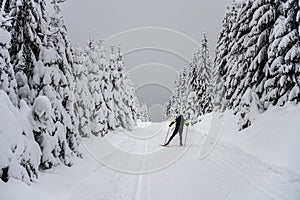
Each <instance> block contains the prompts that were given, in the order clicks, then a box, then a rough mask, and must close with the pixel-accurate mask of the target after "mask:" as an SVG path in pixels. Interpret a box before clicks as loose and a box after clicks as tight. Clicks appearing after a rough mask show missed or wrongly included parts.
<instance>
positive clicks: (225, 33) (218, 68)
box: [212, 0, 240, 111]
mask: <svg viewBox="0 0 300 200" xmlns="http://www.w3.org/2000/svg"><path fill="white" fill-rule="evenodd" d="M239 8H240V3H237V2H235V0H233V1H232V4H231V5H230V6H229V7H227V10H226V13H225V16H224V18H223V21H222V27H221V31H220V33H219V36H218V39H217V44H216V50H215V55H216V56H215V59H214V64H213V72H212V83H213V107H214V110H220V111H224V110H225V109H226V102H225V101H224V99H223V97H224V94H225V92H226V90H225V87H224V83H225V80H224V78H226V77H224V74H225V73H226V72H225V69H224V67H225V66H226V64H227V62H228V59H229V58H228V57H229V55H230V54H229V52H230V49H231V47H232V45H233V43H232V42H231V41H232V40H233V39H234V38H233V35H232V27H233V24H234V23H235V22H236V18H237V14H238V9H239Z"/></svg>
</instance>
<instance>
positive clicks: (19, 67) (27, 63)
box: [8, 0, 49, 104]
mask: <svg viewBox="0 0 300 200" xmlns="http://www.w3.org/2000/svg"><path fill="white" fill-rule="evenodd" d="M8 10H9V17H10V19H11V22H12V26H11V28H10V29H9V31H10V32H11V35H12V39H11V48H10V49H9V52H10V55H11V61H12V65H13V68H14V70H15V74H16V80H17V87H18V90H17V95H18V96H19V98H20V99H24V100H26V102H27V103H28V104H32V103H33V100H34V98H35V97H36V96H37V91H36V90H35V89H34V88H33V86H32V84H31V83H32V81H31V80H32V77H33V70H34V67H35V65H36V63H37V61H38V59H39V54H40V47H41V46H42V41H44V37H45V35H46V34H47V29H48V23H49V17H48V14H47V12H46V5H45V2H44V1H43V0H32V1H31V0H11V1H10V6H9V8H8Z"/></svg>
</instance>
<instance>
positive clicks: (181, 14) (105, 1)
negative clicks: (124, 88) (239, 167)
mask: <svg viewBox="0 0 300 200" xmlns="http://www.w3.org/2000/svg"><path fill="white" fill-rule="evenodd" d="M47 1H50V0H47ZM230 2H231V0H151V1H150V0H67V1H66V2H65V3H64V4H63V7H62V10H63V15H64V20H65V24H66V26H67V28H68V32H69V36H70V38H71V40H72V43H73V44H74V46H75V45H76V44H77V43H79V44H80V45H82V46H85V45H86V41H87V39H88V37H89V34H88V32H89V31H90V32H91V35H92V37H93V38H95V39H106V38H109V37H111V36H112V35H115V34H118V33H120V32H122V31H126V30H130V29H135V28H142V27H162V28H167V29H172V30H175V31H179V32H181V33H183V34H186V35H188V36H190V37H191V38H193V39H194V40H196V41H198V42H200V41H201V37H202V33H203V32H204V31H205V32H206V34H207V37H208V41H209V47H210V51H211V54H212V55H213V54H214V48H215V43H216V38H217V36H218V32H219V30H220V27H221V22H222V18H223V16H224V14H225V10H226V6H228V5H229V4H230ZM148 40H149V41H150V42H151V40H153V41H154V40H156V41H161V40H162V39H161V38H157V37H156V38H148ZM174 40H175V39H174V38H173V41H174ZM118 42H121V44H122V46H125V47H126V45H127V44H126V41H118ZM127 42H128V41H127ZM132 42H133V41H130V43H132ZM180 45H181V47H182V48H184V47H185V52H187V54H188V55H190V57H187V58H186V59H188V60H189V59H190V58H191V57H192V55H193V53H194V51H195V48H189V46H188V44H180ZM186 49H190V52H189V51H187V50H186ZM126 50H128V49H126ZM124 59H125V64H126V70H127V71H130V70H131V71H132V69H135V68H134V67H136V66H138V65H143V64H146V66H148V67H149V68H155V66H168V67H171V68H173V69H174V70H175V71H177V70H180V69H182V68H183V67H184V66H186V65H187V64H188V63H187V62H186V61H185V60H182V59H180V58H178V56H177V57H176V56H174V55H173V56H172V55H170V54H168V53H166V52H158V51H153V50H148V51H143V52H135V53H132V54H130V55H128V56H126V57H125V58H124ZM147 63H148V64H147ZM149 63H159V64H149ZM161 64H162V65H161ZM144 67H145V66H144ZM168 67H167V68H168ZM155 69H157V68H155ZM145 71H147V70H139V72H138V73H137V72H134V73H130V75H131V78H132V80H133V82H134V83H135V84H137V83H139V84H140V82H141V81H142V80H144V79H145V78H146V77H147V78H148V80H149V77H150V79H151V77H153V82H155V83H158V84H154V85H153V84H150V83H149V84H148V85H147V82H145V83H144V84H145V85H146V86H144V87H140V85H139V86H138V88H136V89H137V91H136V92H137V95H138V97H139V100H140V101H142V102H146V103H147V104H148V106H149V107H151V106H153V105H155V106H154V107H153V109H152V110H151V115H152V119H153V120H155V121H158V120H159V119H160V113H161V110H160V106H158V105H157V104H160V105H162V104H163V103H164V102H165V101H167V100H168V98H169V96H170V95H171V90H172V88H170V87H169V85H172V83H173V81H174V73H173V72H172V73H170V74H169V77H167V76H168V75H166V73H159V72H157V71H154V72H153V73H152V74H151V72H149V70H148V71H147V73H146V72H145ZM150 71H151V70H150ZM164 71H165V70H164ZM170 71H172V70H170ZM159 75H160V76H159ZM157 77H160V79H161V81H159V80H157ZM158 79H159V78H158ZM148 82H149V81H148ZM159 85H162V86H159Z"/></svg>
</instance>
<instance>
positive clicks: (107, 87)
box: [99, 41, 116, 130]
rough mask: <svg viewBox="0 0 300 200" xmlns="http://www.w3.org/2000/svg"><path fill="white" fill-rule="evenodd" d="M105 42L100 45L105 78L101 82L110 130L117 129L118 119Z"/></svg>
mask: <svg viewBox="0 0 300 200" xmlns="http://www.w3.org/2000/svg"><path fill="white" fill-rule="evenodd" d="M102 43H103V41H100V44H99V53H100V63H102V65H103V67H102V69H103V72H102V73H103V77H102V80H101V82H102V83H101V85H102V88H101V89H102V92H103V99H104V103H105V106H106V109H107V128H108V130H115V129H116V118H115V105H114V99H113V95H112V89H113V84H112V82H111V79H110V78H111V77H110V74H111V70H110V67H109V63H108V59H107V57H106V56H105V54H104V49H103V45H102Z"/></svg>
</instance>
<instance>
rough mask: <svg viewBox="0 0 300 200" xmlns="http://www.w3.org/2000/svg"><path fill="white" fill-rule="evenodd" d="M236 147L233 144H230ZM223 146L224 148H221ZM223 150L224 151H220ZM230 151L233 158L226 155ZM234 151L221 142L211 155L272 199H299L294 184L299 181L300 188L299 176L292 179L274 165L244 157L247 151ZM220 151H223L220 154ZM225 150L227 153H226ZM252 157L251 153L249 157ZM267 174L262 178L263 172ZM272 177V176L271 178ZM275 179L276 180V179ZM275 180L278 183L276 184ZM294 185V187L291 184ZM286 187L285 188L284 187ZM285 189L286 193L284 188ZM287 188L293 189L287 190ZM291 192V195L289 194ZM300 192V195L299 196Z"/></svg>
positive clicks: (218, 162)
mask: <svg viewBox="0 0 300 200" xmlns="http://www.w3.org/2000/svg"><path fill="white" fill-rule="evenodd" d="M230 146H232V147H234V146H233V145H230ZM221 147H223V149H220V148H221ZM220 150H222V151H220ZM226 151H227V152H228V151H230V153H231V154H229V155H231V160H230V159H229V156H226V153H227V152H226ZM240 151H241V152H237V151H234V149H230V148H228V146H227V145H224V144H223V143H222V144H219V145H218V147H216V148H215V150H214V151H213V152H212V153H211V155H210V156H209V157H210V158H211V160H213V161H214V162H216V163H217V164H221V165H223V166H224V167H226V168H227V169H228V170H229V171H230V173H233V172H234V173H235V174H236V175H238V176H239V177H242V178H243V179H244V180H246V181H247V182H248V183H250V184H251V185H252V186H254V188H256V189H259V190H261V191H262V192H263V193H264V194H267V195H268V196H269V197H271V198H272V199H284V200H297V199H298V198H297V194H294V191H295V190H293V189H296V188H297V186H296V185H295V184H294V182H295V183H298V188H300V184H299V183H300V181H299V179H298V178H294V179H291V178H290V177H288V176H283V172H280V171H278V170H277V169H274V167H272V166H270V165H268V164H266V163H263V162H261V161H259V160H255V158H254V159H252V160H251V161H252V162H251V161H249V160H246V158H248V157H246V158H245V157H243V156H242V154H245V155H246V154H247V153H246V152H243V151H242V150H240ZM220 152H223V155H222V153H221V154H220ZM224 152H225V154H224ZM234 154H236V155H237V156H238V157H237V158H236V157H234V158H232V155H234ZM249 158H250V159H251V155H250V157H249ZM246 167H247V169H246V171H245V170H242V168H244V169H245V168H246ZM260 173H262V174H263V175H265V176H264V177H263V178H265V179H262V176H261V174H260ZM270 177H271V178H272V179H271V180H270ZM262 180H266V182H262ZM274 180H275V181H274ZM274 182H275V183H276V184H275V185H274ZM279 183H280V185H279ZM291 184H292V186H293V188H291V187H289V186H291ZM283 187H284V188H283ZM283 189H284V191H285V192H284V193H283V192H282V190H283ZM287 190H292V191H290V193H289V192H287ZM296 191H297V190H296ZM289 194H290V195H289ZM299 195H300V194H299V192H298V197H299Z"/></svg>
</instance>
